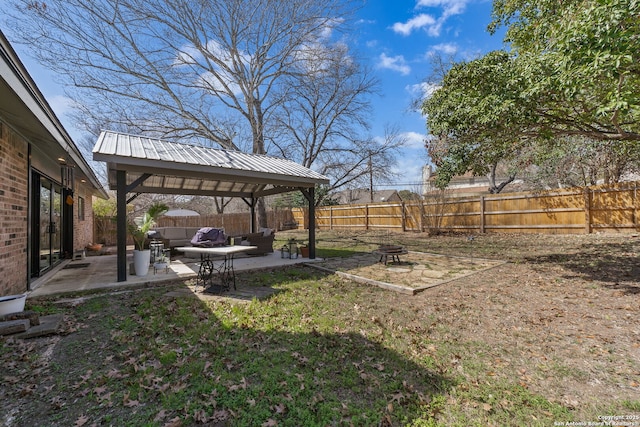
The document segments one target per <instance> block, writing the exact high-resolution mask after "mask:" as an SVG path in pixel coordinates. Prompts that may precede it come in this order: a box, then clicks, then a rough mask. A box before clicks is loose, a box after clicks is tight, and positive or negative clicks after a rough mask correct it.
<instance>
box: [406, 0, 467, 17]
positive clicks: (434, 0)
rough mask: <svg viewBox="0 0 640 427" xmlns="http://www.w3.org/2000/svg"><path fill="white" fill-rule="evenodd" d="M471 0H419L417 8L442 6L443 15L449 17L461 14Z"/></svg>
mask: <svg viewBox="0 0 640 427" xmlns="http://www.w3.org/2000/svg"><path fill="white" fill-rule="evenodd" d="M470 2H471V0H418V2H417V3H416V9H419V8H421V7H440V8H442V16H443V17H445V18H448V17H449V16H452V15H460V14H461V13H463V12H464V10H465V8H466V7H467V4H469V3H470Z"/></svg>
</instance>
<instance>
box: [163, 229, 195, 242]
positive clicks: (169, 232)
mask: <svg viewBox="0 0 640 427" xmlns="http://www.w3.org/2000/svg"><path fill="white" fill-rule="evenodd" d="M157 230H158V231H160V234H162V237H164V238H165V239H169V240H174V239H175V240H178V239H186V238H187V237H191V236H187V232H186V229H185V227H162V228H158V229H157Z"/></svg>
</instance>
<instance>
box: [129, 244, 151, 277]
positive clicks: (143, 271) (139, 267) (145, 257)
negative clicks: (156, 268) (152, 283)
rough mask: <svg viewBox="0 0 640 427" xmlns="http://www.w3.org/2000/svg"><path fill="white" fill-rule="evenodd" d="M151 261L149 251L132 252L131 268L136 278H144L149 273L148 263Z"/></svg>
mask: <svg viewBox="0 0 640 427" xmlns="http://www.w3.org/2000/svg"><path fill="white" fill-rule="evenodd" d="M150 261H151V251H150V250H149V249H144V250H142V251H139V250H137V249H136V250H134V251H133V268H134V270H135V272H136V276H146V275H147V273H148V272H149V262H150Z"/></svg>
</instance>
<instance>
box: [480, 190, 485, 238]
mask: <svg viewBox="0 0 640 427" xmlns="http://www.w3.org/2000/svg"><path fill="white" fill-rule="evenodd" d="M484 225H485V223H484V196H480V233H484V232H485V228H484Z"/></svg>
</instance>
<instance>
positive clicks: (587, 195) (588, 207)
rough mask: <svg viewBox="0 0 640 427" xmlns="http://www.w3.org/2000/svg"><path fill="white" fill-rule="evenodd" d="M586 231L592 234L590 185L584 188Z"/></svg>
mask: <svg viewBox="0 0 640 427" xmlns="http://www.w3.org/2000/svg"><path fill="white" fill-rule="evenodd" d="M584 231H585V233H586V234H591V231H592V228H591V191H590V190H589V187H585V188H584Z"/></svg>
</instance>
